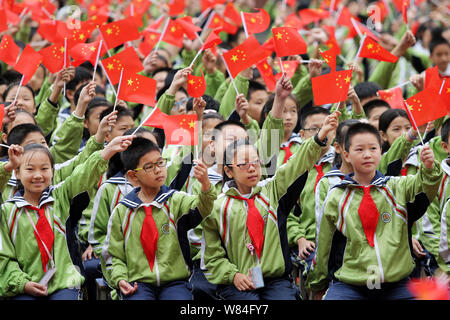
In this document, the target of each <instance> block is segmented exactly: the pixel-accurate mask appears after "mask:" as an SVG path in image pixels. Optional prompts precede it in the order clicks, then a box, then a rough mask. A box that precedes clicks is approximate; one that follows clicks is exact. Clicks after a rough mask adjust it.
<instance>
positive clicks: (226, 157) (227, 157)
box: [222, 138, 258, 181]
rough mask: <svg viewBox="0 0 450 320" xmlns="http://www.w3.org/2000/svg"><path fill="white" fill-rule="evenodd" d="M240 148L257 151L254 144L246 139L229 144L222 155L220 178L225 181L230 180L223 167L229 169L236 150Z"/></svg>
mask: <svg viewBox="0 0 450 320" xmlns="http://www.w3.org/2000/svg"><path fill="white" fill-rule="evenodd" d="M240 146H251V147H252V148H255V150H256V151H257V152H258V149H257V148H256V147H255V145H254V144H252V143H251V142H250V140H249V139H248V138H245V139H238V140H234V141H233V142H231V143H230V144H229V145H228V146H227V147H226V148H225V152H224V153H223V164H224V166H223V172H222V176H223V178H224V180H225V181H229V180H231V179H230V178H229V177H228V176H227V175H226V173H225V167H228V168H229V167H230V165H231V164H233V160H234V156H235V155H236V150H237V149H238V148H239V147H240Z"/></svg>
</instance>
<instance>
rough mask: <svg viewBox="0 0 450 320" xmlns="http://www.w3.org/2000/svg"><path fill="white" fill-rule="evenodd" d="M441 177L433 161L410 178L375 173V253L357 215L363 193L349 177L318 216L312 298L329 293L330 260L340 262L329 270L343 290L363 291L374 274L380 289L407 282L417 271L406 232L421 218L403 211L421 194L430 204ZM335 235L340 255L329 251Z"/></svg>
mask: <svg viewBox="0 0 450 320" xmlns="http://www.w3.org/2000/svg"><path fill="white" fill-rule="evenodd" d="M441 174H442V171H441V169H440V166H439V163H438V162H437V161H435V164H434V166H433V167H432V168H431V169H427V168H425V167H423V166H421V167H420V169H419V172H418V173H417V174H416V175H414V176H406V177H385V176H383V175H382V174H381V173H380V172H379V171H377V172H376V175H375V177H374V178H373V180H372V183H371V186H372V189H371V196H372V198H373V201H374V202H375V205H376V206H377V208H378V211H379V214H380V216H379V220H378V223H377V227H376V232H375V236H374V247H371V246H370V245H369V244H368V241H367V239H366V236H365V234H364V231H363V228H362V225H361V219H360V217H359V214H358V209H359V207H360V203H361V200H362V196H363V190H362V188H361V186H360V185H359V184H358V183H357V182H356V181H354V180H353V178H352V177H353V174H350V175H347V176H346V177H345V178H344V180H343V181H342V182H341V183H339V184H338V185H336V186H335V187H334V188H333V189H332V190H331V191H330V192H329V194H328V196H327V198H326V199H325V203H324V206H323V208H322V210H321V217H319V220H318V221H320V224H319V226H317V229H318V230H319V233H318V237H317V242H316V256H315V259H314V261H313V264H312V269H311V271H310V273H309V274H308V282H309V283H310V288H311V290H312V291H313V292H316V291H320V290H323V289H325V288H326V287H327V285H328V281H329V279H327V275H328V272H329V269H328V267H329V266H328V262H329V260H330V259H332V257H335V259H337V260H338V261H342V263H341V264H340V265H339V266H333V270H335V272H334V273H333V276H334V277H335V278H336V279H337V280H339V281H342V282H344V283H347V284H352V285H358V286H365V285H367V283H368V281H371V279H373V278H374V272H375V275H377V276H379V277H378V280H379V281H380V283H389V282H396V281H399V280H401V279H404V278H405V277H407V276H408V275H409V274H410V273H411V272H412V270H413V269H414V266H415V263H414V260H413V257H412V256H411V254H412V253H411V252H412V251H411V242H410V239H409V235H408V230H409V228H410V227H411V225H412V223H413V222H414V221H415V220H417V219H418V218H419V217H418V216H414V212H407V210H406V209H405V208H406V206H407V202H411V201H414V199H415V197H416V196H418V195H419V194H423V195H424V196H426V197H427V198H428V199H433V198H434V197H435V196H436V194H437V191H438V188H439V181H440V177H441ZM336 233H337V235H336V236H339V238H340V242H341V247H344V248H345V250H343V252H332V250H331V248H332V246H331V244H332V240H333V237H334V236H335V234H336ZM336 256H338V257H339V258H336ZM335 261H336V260H335Z"/></svg>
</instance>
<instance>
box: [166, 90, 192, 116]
mask: <svg viewBox="0 0 450 320" xmlns="http://www.w3.org/2000/svg"><path fill="white" fill-rule="evenodd" d="M187 101H188V96H187V95H186V94H185V93H184V92H183V91H177V93H175V104H174V105H173V107H172V111H171V113H170V114H172V115H176V114H186V105H187Z"/></svg>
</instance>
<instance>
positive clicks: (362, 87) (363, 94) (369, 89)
mask: <svg viewBox="0 0 450 320" xmlns="http://www.w3.org/2000/svg"><path fill="white" fill-rule="evenodd" d="M354 89H355V92H356V95H357V96H358V98H359V100H363V99H366V98H371V97H375V96H376V95H377V92H378V90H383V88H382V87H381V86H380V85H379V84H378V83H376V82H370V81H366V82H360V83H358V84H356V85H355V87H354Z"/></svg>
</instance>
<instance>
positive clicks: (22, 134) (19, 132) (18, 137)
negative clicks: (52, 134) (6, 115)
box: [7, 123, 45, 145]
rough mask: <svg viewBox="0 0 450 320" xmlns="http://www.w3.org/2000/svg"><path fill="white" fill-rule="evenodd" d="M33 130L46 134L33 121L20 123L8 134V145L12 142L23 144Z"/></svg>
mask: <svg viewBox="0 0 450 320" xmlns="http://www.w3.org/2000/svg"><path fill="white" fill-rule="evenodd" d="M32 132H39V133H41V134H42V136H43V137H45V136H44V132H42V129H41V128H40V127H39V126H37V125H35V124H32V123H23V124H19V125H18V126H15V127H14V128H12V129H11V131H10V132H9V135H8V142H7V143H8V145H12V144H18V145H21V144H22V143H23V141H24V140H25V138H26V137H27V136H28V134H30V133H32Z"/></svg>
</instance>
